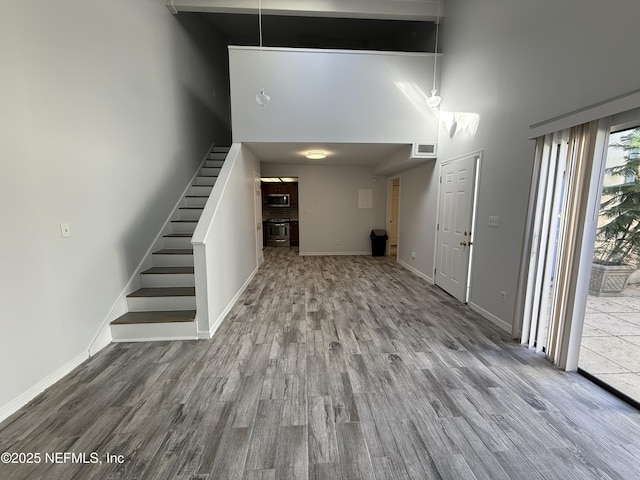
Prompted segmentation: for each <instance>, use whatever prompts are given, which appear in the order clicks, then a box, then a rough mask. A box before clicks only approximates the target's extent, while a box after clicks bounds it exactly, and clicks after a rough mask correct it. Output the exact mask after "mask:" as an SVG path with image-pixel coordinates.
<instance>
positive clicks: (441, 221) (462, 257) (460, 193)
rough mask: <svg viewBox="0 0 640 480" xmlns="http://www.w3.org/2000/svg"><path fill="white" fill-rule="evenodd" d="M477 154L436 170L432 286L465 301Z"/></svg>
mask: <svg viewBox="0 0 640 480" xmlns="http://www.w3.org/2000/svg"><path fill="white" fill-rule="evenodd" d="M478 159H479V156H478V154H473V155H469V156H465V157H460V158H457V159H454V160H451V161H448V162H445V163H443V164H442V165H441V166H440V191H439V196H438V230H437V250H436V272H435V284H436V285H438V286H439V287H441V288H442V289H443V290H445V291H447V292H448V293H450V294H451V295H453V296H454V297H455V298H457V299H458V300H460V301H462V302H466V301H467V282H468V274H469V262H470V258H471V248H472V244H473V235H472V228H473V212H474V208H473V207H474V199H475V196H474V188H475V179H476V163H477V161H478Z"/></svg>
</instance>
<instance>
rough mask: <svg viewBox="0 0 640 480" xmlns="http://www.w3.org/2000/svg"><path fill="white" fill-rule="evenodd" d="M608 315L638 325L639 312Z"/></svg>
mask: <svg viewBox="0 0 640 480" xmlns="http://www.w3.org/2000/svg"><path fill="white" fill-rule="evenodd" d="M609 315H612V316H614V317H616V318H619V319H621V320H624V321H625V322H629V323H633V324H634V325H640V312H625V313H610V314H609Z"/></svg>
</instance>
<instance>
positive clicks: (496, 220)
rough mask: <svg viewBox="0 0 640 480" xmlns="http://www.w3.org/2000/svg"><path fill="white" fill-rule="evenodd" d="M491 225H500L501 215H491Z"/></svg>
mask: <svg viewBox="0 0 640 480" xmlns="http://www.w3.org/2000/svg"><path fill="white" fill-rule="evenodd" d="M489 226H490V227H499V226H500V217H494V216H492V217H489Z"/></svg>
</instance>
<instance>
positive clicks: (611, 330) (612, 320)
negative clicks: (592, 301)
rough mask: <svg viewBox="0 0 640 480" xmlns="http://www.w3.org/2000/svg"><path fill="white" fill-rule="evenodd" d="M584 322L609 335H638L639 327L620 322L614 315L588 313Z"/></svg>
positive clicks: (623, 321)
mask: <svg viewBox="0 0 640 480" xmlns="http://www.w3.org/2000/svg"><path fill="white" fill-rule="evenodd" d="M618 315H619V314H618ZM584 321H585V323H586V324H587V325H589V326H591V327H593V328H597V329H599V330H603V331H604V332H606V333H607V334H609V335H614V336H620V335H640V325H636V324H633V323H631V322H627V321H625V320H622V319H620V318H618V316H617V315H616V314H612V313H610V314H608V315H605V314H602V313H590V314H588V315H585V317H584Z"/></svg>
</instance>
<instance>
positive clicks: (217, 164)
mask: <svg viewBox="0 0 640 480" xmlns="http://www.w3.org/2000/svg"><path fill="white" fill-rule="evenodd" d="M223 164H224V160H207V161H206V162H205V163H204V168H222V165H223Z"/></svg>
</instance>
